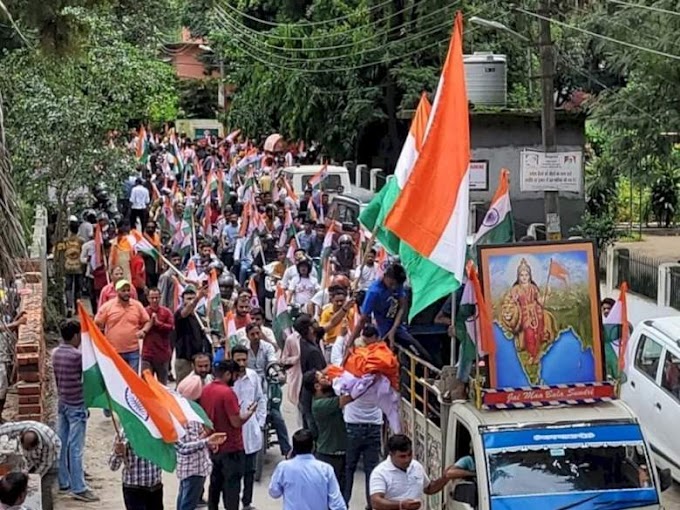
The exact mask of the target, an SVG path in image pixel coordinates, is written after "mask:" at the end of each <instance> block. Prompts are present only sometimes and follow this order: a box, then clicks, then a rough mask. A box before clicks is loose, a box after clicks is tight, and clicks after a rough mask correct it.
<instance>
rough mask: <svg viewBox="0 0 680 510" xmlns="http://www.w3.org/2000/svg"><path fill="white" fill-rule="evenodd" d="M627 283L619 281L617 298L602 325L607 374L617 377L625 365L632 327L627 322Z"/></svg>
mask: <svg viewBox="0 0 680 510" xmlns="http://www.w3.org/2000/svg"><path fill="white" fill-rule="evenodd" d="M627 292H628V284H627V283H626V282H623V283H621V285H620V287H619V298H618V299H617V300H616V303H614V306H613V307H612V309H611V310H610V312H609V315H607V316H606V317H605V318H604V319H603V320H602V324H603V326H604V340H605V342H604V354H605V365H606V368H607V375H609V376H610V377H612V378H618V377H619V376H620V374H621V373H622V372H623V370H624V369H625V367H626V349H627V347H628V339H629V338H630V335H631V333H632V329H633V328H632V327H631V325H630V322H628V302H627V299H626V294H627Z"/></svg>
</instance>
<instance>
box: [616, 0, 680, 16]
mask: <svg viewBox="0 0 680 510" xmlns="http://www.w3.org/2000/svg"><path fill="white" fill-rule="evenodd" d="M607 2H611V3H613V4H619V5H625V6H626V7H633V8H638V9H644V10H647V11H653V12H658V13H659V14H672V15H673V16H680V12H677V11H671V10H668V9H662V8H661V7H654V6H653V5H645V4H634V3H631V2H623V1H622V0H607Z"/></svg>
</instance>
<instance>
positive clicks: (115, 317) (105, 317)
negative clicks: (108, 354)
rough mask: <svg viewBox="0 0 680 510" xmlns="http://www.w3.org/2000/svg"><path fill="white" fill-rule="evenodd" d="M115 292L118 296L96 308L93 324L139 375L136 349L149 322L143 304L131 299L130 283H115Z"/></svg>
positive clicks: (148, 326) (148, 327)
mask: <svg viewBox="0 0 680 510" xmlns="http://www.w3.org/2000/svg"><path fill="white" fill-rule="evenodd" d="M116 292H117V293H118V297H117V298H116V299H112V300H111V301H108V302H106V303H105V304H104V305H103V306H102V307H101V308H100V309H99V311H98V312H97V315H96V317H95V318H94V322H95V324H97V326H99V327H100V328H101V329H102V330H103V331H104V335H105V336H106V338H107V340H108V341H109V343H111V345H112V346H113V347H114V348H115V349H116V351H118V353H119V354H120V355H121V357H122V358H123V359H124V360H125V361H126V362H127V364H128V365H130V366H131V367H132V368H133V369H134V370H135V371H137V372H139V363H140V354H139V351H140V348H139V346H140V342H141V340H143V339H144V337H145V336H146V334H147V333H148V331H149V329H151V325H152V324H151V320H150V319H149V314H148V313H147V312H146V310H145V309H144V307H143V306H142V304H141V303H140V302H139V301H137V300H136V299H132V298H131V297H130V282H129V281H127V280H119V281H118V282H116Z"/></svg>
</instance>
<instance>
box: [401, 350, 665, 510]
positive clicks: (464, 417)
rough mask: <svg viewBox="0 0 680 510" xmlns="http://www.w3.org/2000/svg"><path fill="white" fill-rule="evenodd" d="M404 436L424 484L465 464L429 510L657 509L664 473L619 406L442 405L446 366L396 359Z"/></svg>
mask: <svg viewBox="0 0 680 510" xmlns="http://www.w3.org/2000/svg"><path fill="white" fill-rule="evenodd" d="M400 360H401V366H402V377H401V385H402V407H401V416H402V423H403V429H404V432H405V433H406V434H408V435H409V436H410V437H412V438H413V442H414V456H415V458H417V459H418V460H419V461H420V462H421V463H422V464H423V465H424V466H425V468H426V470H427V471H428V474H429V475H430V476H431V477H437V476H440V475H441V472H442V470H443V468H444V467H446V466H449V465H451V464H453V463H454V462H456V461H459V460H461V459H463V458H465V457H467V459H466V464H467V465H468V466H469V465H470V462H472V465H473V466H474V468H473V469H474V472H475V474H476V476H475V477H473V478H470V479H469V480H459V481H457V482H456V483H455V484H452V485H450V486H449V487H448V488H447V490H446V492H444V493H441V494H436V495H434V496H430V497H429V498H428V500H427V502H426V507H427V508H429V509H430V510H434V509H436V510H444V509H445V510H567V509H573V510H585V509H600V510H603V509H609V510H623V509H633V508H636V509H647V510H652V509H656V510H658V509H661V508H662V507H661V492H662V491H663V490H665V489H667V488H668V487H669V486H670V485H671V483H672V479H671V474H670V471H669V470H668V469H663V470H658V471H657V469H655V467H654V466H655V465H654V461H653V458H652V456H651V450H650V448H649V443H648V442H647V439H646V436H645V434H644V433H643V430H642V428H641V427H640V424H639V421H638V419H637V417H636V416H635V414H634V413H633V411H632V410H631V409H630V408H629V407H628V406H627V405H626V404H625V403H624V402H622V401H619V400H614V401H611V402H600V403H595V404H587V405H564V406H547V407H540V408H526V409H505V410H484V409H478V408H477V407H476V406H475V405H474V403H472V402H468V401H463V400H457V401H451V400H450V398H447V397H448V395H450V394H451V389H450V385H449V383H450V382H451V381H452V377H454V375H453V374H455V371H454V369H453V368H452V367H446V366H445V367H444V368H443V369H441V370H439V369H437V368H436V367H434V366H432V365H429V364H428V363H426V362H424V361H422V360H420V359H419V358H417V357H416V356H414V355H412V354H411V353H410V352H407V351H404V350H401V351H400Z"/></svg>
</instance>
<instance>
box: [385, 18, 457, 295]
mask: <svg viewBox="0 0 680 510" xmlns="http://www.w3.org/2000/svg"><path fill="white" fill-rule="evenodd" d="M468 115H469V114H468V101H467V94H466V91H465V71H464V67H463V15H462V14H461V13H460V12H458V13H457V14H456V21H455V24H454V31H453V37H452V38H451V44H450V46H449V52H448V55H447V57H446V62H445V63H444V70H443V72H442V76H441V79H440V81H439V88H438V89H437V95H436V96H435V100H434V105H433V107H432V112H431V114H430V119H429V123H428V129H427V133H426V135H425V141H424V143H423V148H422V150H421V152H420V154H419V155H418V159H417V160H416V162H415V165H414V166H413V170H412V171H411V175H410V176H409V178H408V181H407V182H406V185H405V186H404V188H403V189H402V192H401V194H400V195H399V197H398V198H397V201H396V202H395V204H394V207H393V208H392V210H391V211H390V213H389V214H388V216H387V221H386V223H385V224H386V226H387V228H389V229H390V230H391V231H392V232H394V233H395V234H396V235H397V236H399V238H400V239H401V240H402V242H406V243H408V244H409V246H411V247H412V248H413V249H414V250H415V251H416V252H417V253H419V254H420V255H422V256H424V257H426V258H427V259H429V260H430V261H432V262H434V263H435V264H437V265H438V266H440V267H442V268H444V269H446V270H447V271H449V272H450V273H452V274H453V276H454V277H455V280H456V284H457V285H460V283H461V282H462V281H463V276H464V273H465V258H466V251H467V249H466V238H467V229H468V216H469V208H470V197H469V185H470V182H469V181H470V179H469V173H468V165H469V163H470V127H469V123H468Z"/></svg>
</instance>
